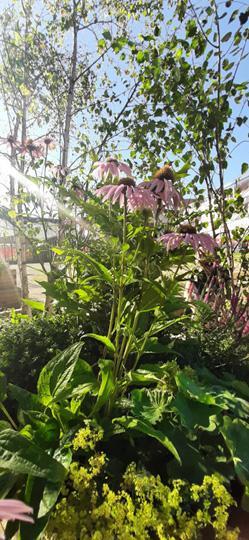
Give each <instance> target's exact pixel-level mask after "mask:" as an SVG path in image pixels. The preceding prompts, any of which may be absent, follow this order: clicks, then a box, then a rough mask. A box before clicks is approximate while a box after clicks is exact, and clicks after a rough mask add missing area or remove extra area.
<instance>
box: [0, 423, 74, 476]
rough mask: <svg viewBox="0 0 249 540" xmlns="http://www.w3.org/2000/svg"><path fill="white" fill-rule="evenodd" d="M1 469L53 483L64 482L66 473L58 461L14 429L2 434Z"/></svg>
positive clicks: (0, 449)
mask: <svg viewBox="0 0 249 540" xmlns="http://www.w3.org/2000/svg"><path fill="white" fill-rule="evenodd" d="M0 468H2V469H5V470H9V471H11V472H12V473H14V474H29V475H31V476H37V477H40V478H50V479H51V481H52V482H59V481H62V480H63V479H64V476H65V473H66V469H65V468H64V467H63V466H62V465H61V464H60V463H58V461H56V460H55V459H53V458H52V457H50V456H49V455H48V454H47V453H46V452H45V451H44V450H42V449H41V448H40V447H39V446H37V445H36V444H34V443H33V442H32V441H29V440H28V439H27V438H26V437H23V436H22V435H21V434H20V433H18V432H16V431H14V430H12V429H5V430H3V431H1V432H0Z"/></svg>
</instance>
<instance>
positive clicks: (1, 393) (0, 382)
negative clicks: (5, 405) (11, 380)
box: [0, 371, 7, 401]
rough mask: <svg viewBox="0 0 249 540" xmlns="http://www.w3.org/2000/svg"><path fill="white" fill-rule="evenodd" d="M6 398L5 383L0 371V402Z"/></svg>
mask: <svg viewBox="0 0 249 540" xmlns="http://www.w3.org/2000/svg"><path fill="white" fill-rule="evenodd" d="M6 397H7V381H6V377H5V375H4V373H3V372H2V371H0V401H4V400H5V398H6Z"/></svg>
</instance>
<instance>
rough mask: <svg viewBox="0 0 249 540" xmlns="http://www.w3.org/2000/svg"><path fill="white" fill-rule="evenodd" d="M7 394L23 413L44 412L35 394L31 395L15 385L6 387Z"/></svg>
mask: <svg viewBox="0 0 249 540" xmlns="http://www.w3.org/2000/svg"><path fill="white" fill-rule="evenodd" d="M8 393H9V395H10V397H11V398H12V399H15V400H16V401H17V402H18V403H19V405H20V407H21V408H22V409H23V410H24V411H28V410H32V411H41V412H42V411H44V405H43V404H42V403H41V401H40V400H39V398H38V396H37V395H36V394H32V393H31V392H29V391H28V390H25V389H24V388H21V387H19V386H16V385H15V384H9V385H8Z"/></svg>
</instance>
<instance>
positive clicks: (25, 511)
mask: <svg viewBox="0 0 249 540" xmlns="http://www.w3.org/2000/svg"><path fill="white" fill-rule="evenodd" d="M29 514H33V508H31V507H30V506H27V505H26V504H24V503H23V502H22V501H18V500H15V499H4V500H2V501H0V520H1V521H3V520H4V521H9V520H11V521H14V520H15V519H18V520H20V521H27V522H28V523H34V520H33V518H32V517H31V516H30V515H29Z"/></svg>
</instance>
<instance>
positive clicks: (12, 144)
mask: <svg viewBox="0 0 249 540" xmlns="http://www.w3.org/2000/svg"><path fill="white" fill-rule="evenodd" d="M0 141H1V144H7V145H9V146H10V147H11V148H18V149H20V147H21V143H20V142H18V141H17V140H16V138H15V137H14V136H13V135H8V137H0Z"/></svg>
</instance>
